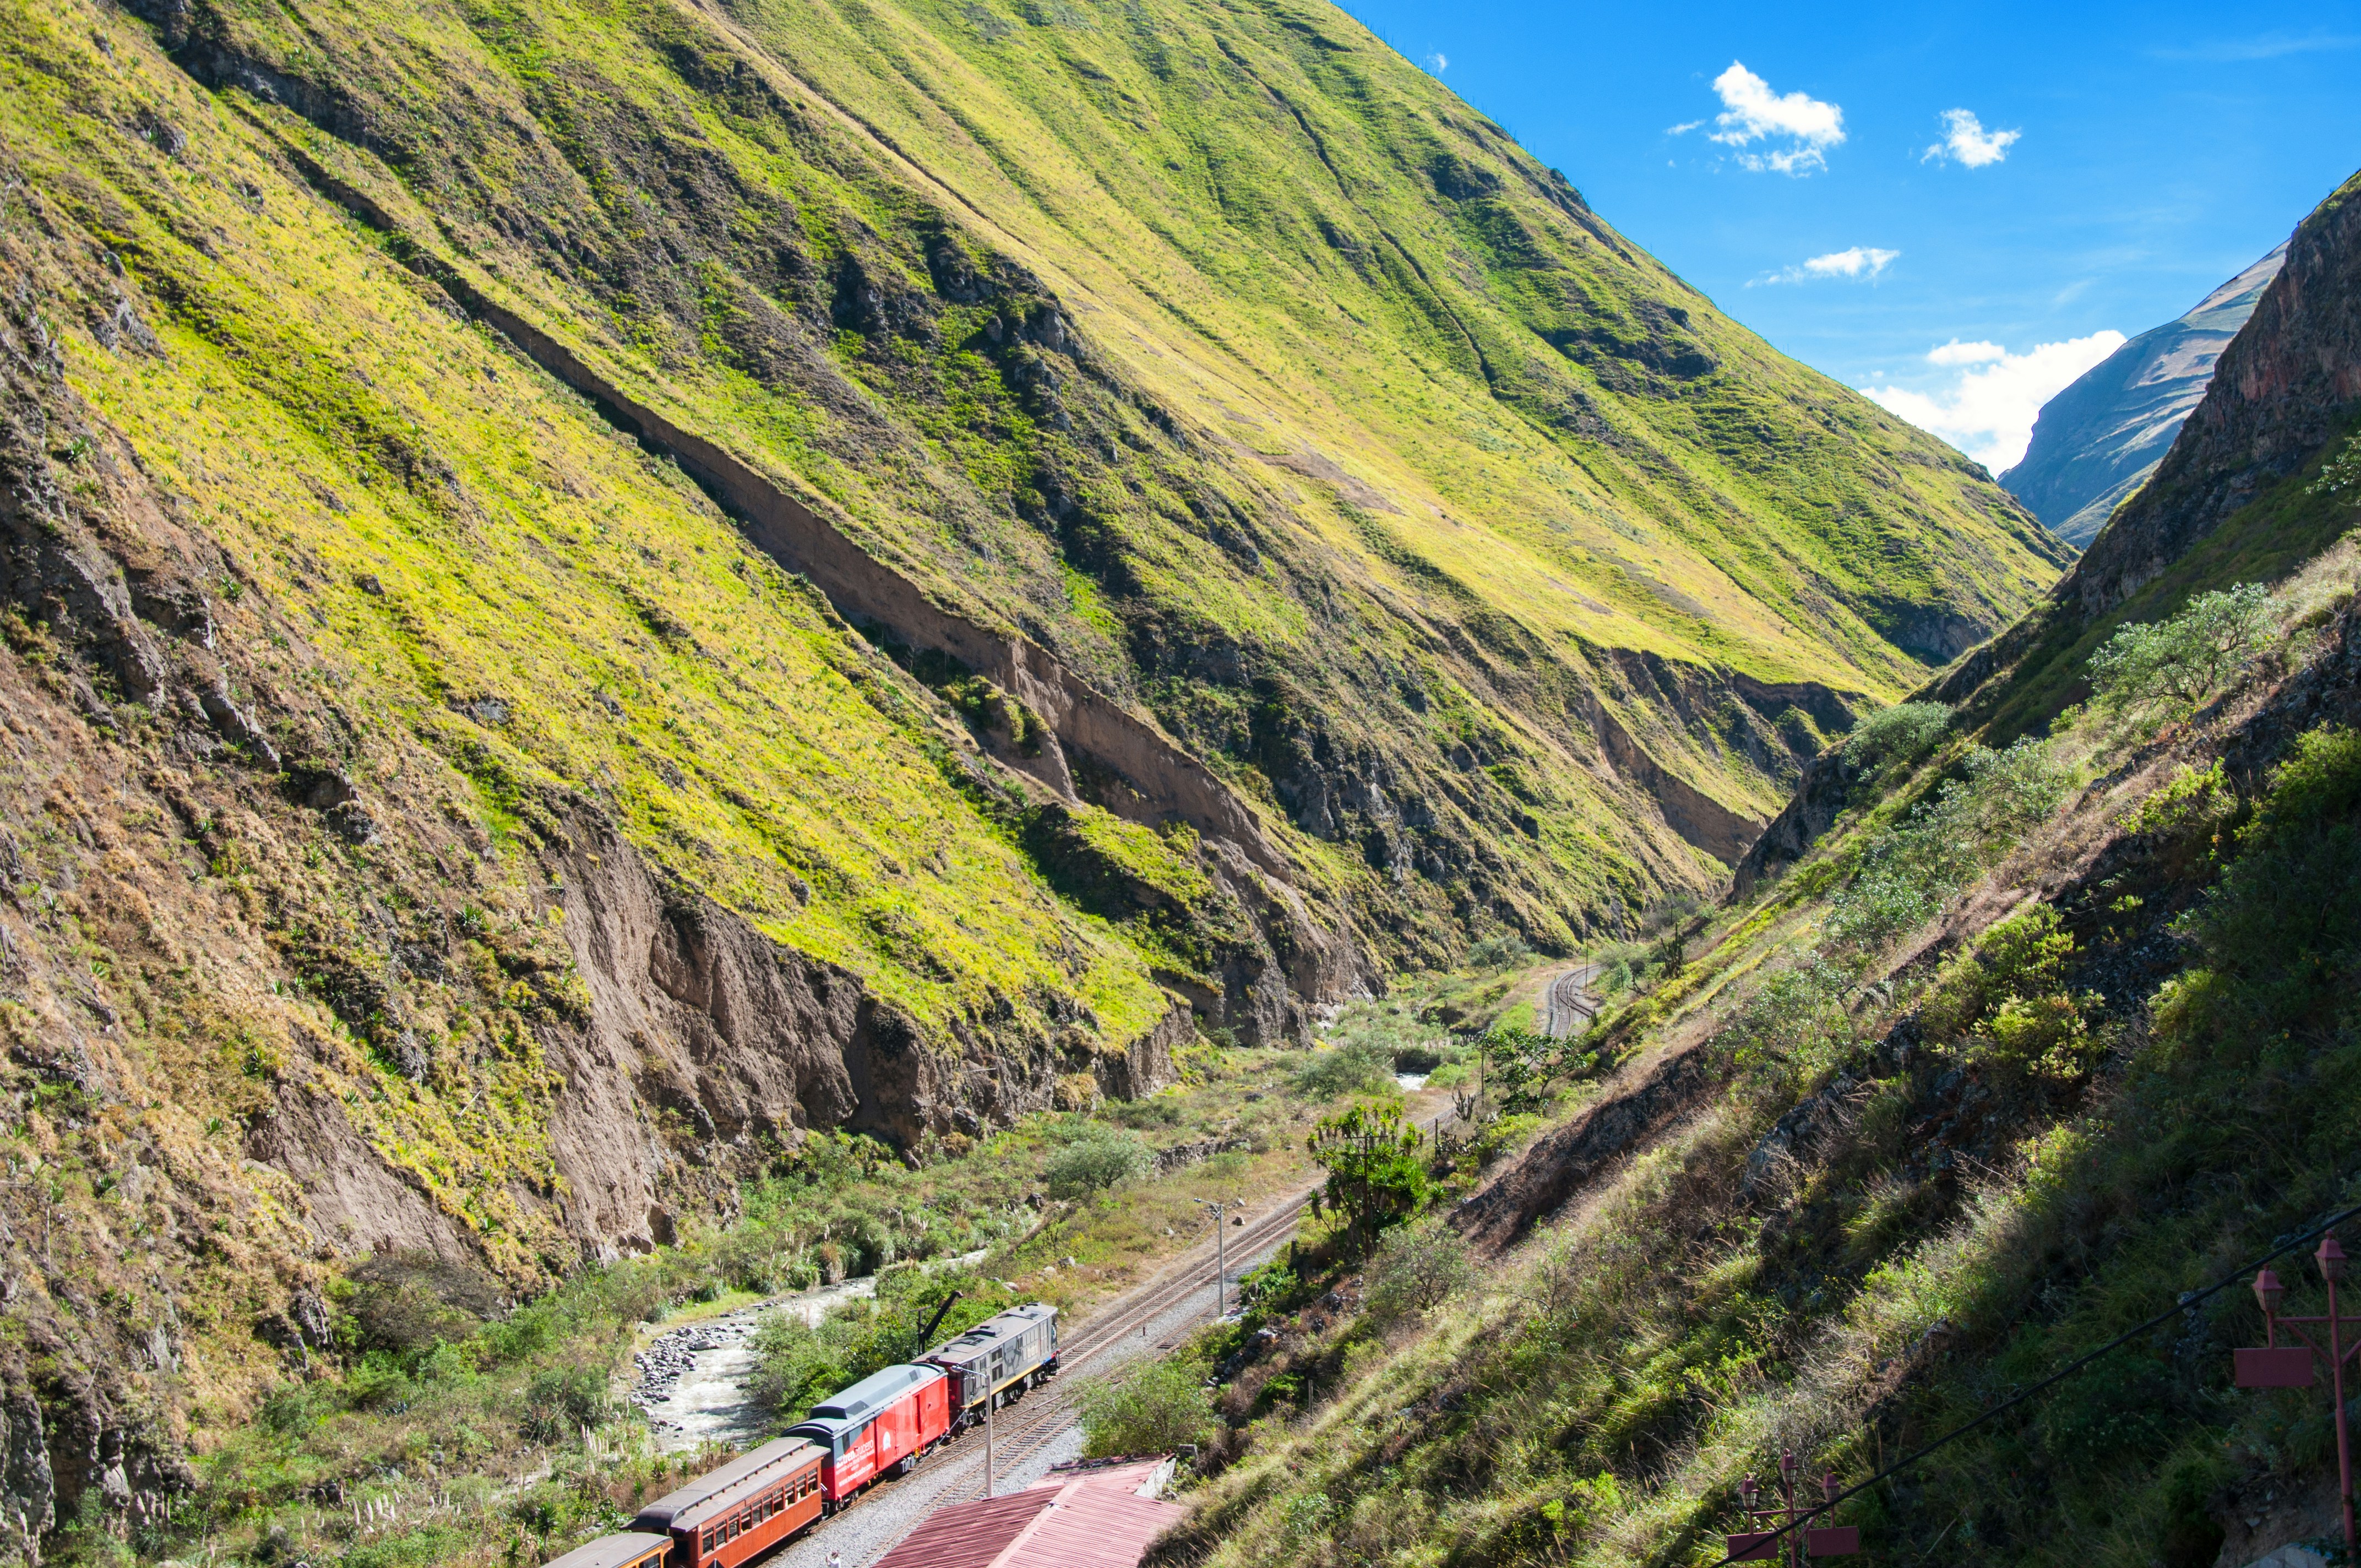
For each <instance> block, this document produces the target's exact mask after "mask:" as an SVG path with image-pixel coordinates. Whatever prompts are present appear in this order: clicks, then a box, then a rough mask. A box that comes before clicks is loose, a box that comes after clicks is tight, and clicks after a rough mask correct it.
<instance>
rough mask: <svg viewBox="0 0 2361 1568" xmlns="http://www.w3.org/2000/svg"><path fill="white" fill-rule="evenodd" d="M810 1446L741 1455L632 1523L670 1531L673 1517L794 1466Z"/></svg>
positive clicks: (793, 1442) (771, 1446)
mask: <svg viewBox="0 0 2361 1568" xmlns="http://www.w3.org/2000/svg"><path fill="white" fill-rule="evenodd" d="M809 1446H810V1444H809V1443H808V1442H806V1441H805V1440H804V1439H802V1438H799V1437H782V1438H776V1439H774V1440H773V1441H771V1442H766V1443H764V1444H763V1446H762V1447H760V1448H758V1449H756V1450H755V1451H754V1452H753V1453H741V1454H740V1455H739V1456H738V1457H737V1458H735V1459H733V1460H731V1461H730V1463H729V1464H725V1465H723V1466H721V1468H720V1469H719V1470H708V1471H707V1472H706V1473H705V1474H704V1475H699V1476H698V1477H697V1479H696V1480H694V1481H691V1482H690V1483H688V1485H686V1486H677V1487H675V1488H674V1489H673V1490H671V1491H669V1492H666V1493H665V1494H664V1496H663V1497H658V1498H657V1499H656V1500H655V1501H654V1502H653V1503H648V1504H644V1505H642V1508H640V1514H639V1517H638V1518H637V1519H633V1520H632V1521H631V1522H632V1523H633V1524H634V1525H637V1526H639V1527H640V1528H642V1529H643V1530H670V1529H671V1528H672V1521H673V1516H674V1515H675V1514H685V1513H686V1512H687V1511H688V1510H689V1509H691V1508H695V1507H697V1504H699V1503H701V1502H703V1501H705V1499H706V1498H708V1497H712V1496H713V1495H714V1494H715V1493H717V1492H723V1491H727V1490H728V1489H729V1488H730V1487H732V1486H736V1485H737V1484H738V1483H739V1482H741V1481H743V1480H745V1479H747V1478H748V1477H749V1476H752V1475H762V1474H763V1473H765V1472H767V1471H769V1470H771V1469H773V1468H774V1466H777V1465H781V1464H788V1463H790V1462H792V1461H793V1460H794V1459H795V1458H796V1450H798V1449H802V1448H807V1447H809Z"/></svg>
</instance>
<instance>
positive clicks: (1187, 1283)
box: [938, 1191, 1312, 1508]
mask: <svg viewBox="0 0 2361 1568" xmlns="http://www.w3.org/2000/svg"><path fill="white" fill-rule="evenodd" d="M1311 1201H1312V1194H1311V1192H1309V1191H1305V1192H1301V1193H1299V1194H1297V1195H1296V1196H1295V1197H1293V1198H1291V1199H1289V1200H1287V1201H1285V1202H1282V1203H1280V1204H1279V1206H1278V1207H1277V1208H1275V1209H1273V1210H1271V1211H1270V1212H1268V1213H1266V1214H1264V1215H1262V1216H1261V1217H1259V1218H1257V1219H1255V1220H1252V1221H1249V1222H1248V1223H1246V1227H1245V1228H1244V1230H1243V1232H1242V1233H1241V1234H1237V1235H1234V1236H1232V1237H1230V1238H1229V1240H1228V1241H1226V1242H1224V1244H1223V1250H1224V1251H1226V1250H1227V1249H1228V1248H1229V1247H1232V1246H1235V1247H1236V1248H1237V1249H1238V1255H1239V1257H1240V1259H1241V1260H1244V1259H1247V1258H1251V1257H1253V1256H1254V1255H1256V1254H1257V1253H1258V1252H1260V1251H1262V1250H1263V1249H1264V1248H1265V1247H1267V1246H1270V1245H1276V1244H1277V1243H1278V1242H1279V1241H1280V1240H1282V1239H1283V1238H1284V1237H1285V1236H1286V1235H1287V1234H1289V1233H1290V1232H1291V1231H1292V1230H1293V1228H1294V1225H1295V1220H1296V1216H1298V1215H1299V1214H1301V1213H1302V1212H1303V1210H1304V1207H1305V1206H1306V1205H1307V1204H1309V1203H1310V1202H1311ZM1211 1252H1213V1247H1212V1246H1211V1245H1201V1246H1200V1247H1198V1248H1197V1249H1196V1251H1195V1252H1193V1253H1191V1254H1190V1255H1186V1256H1184V1257H1183V1258H1182V1259H1181V1261H1180V1263H1178V1264H1176V1265H1175V1266H1173V1267H1172V1268H1171V1269H1170V1270H1168V1271H1167V1272H1166V1273H1165V1274H1163V1275H1162V1276H1159V1277H1158V1278H1156V1279H1154V1280H1151V1281H1149V1282H1148V1284H1146V1285H1144V1286H1141V1287H1139V1288H1137V1289H1135V1290H1134V1291H1132V1292H1131V1294H1129V1295H1128V1296H1123V1297H1118V1298H1117V1299H1115V1301H1114V1302H1113V1303H1112V1304H1111V1305H1110V1306H1109V1307H1108V1308H1107V1310H1104V1311H1103V1312H1101V1313H1099V1314H1098V1316H1096V1317H1094V1318H1093V1319H1092V1320H1091V1321H1089V1322H1087V1323H1085V1324H1083V1325H1082V1328H1080V1329H1079V1330H1077V1331H1076V1332H1074V1334H1073V1335H1072V1336H1071V1338H1068V1339H1066V1340H1065V1341H1063V1342H1061V1343H1060V1345H1059V1346H1058V1360H1059V1362H1060V1364H1061V1366H1062V1367H1063V1368H1064V1369H1065V1370H1063V1371H1061V1373H1060V1379H1059V1381H1058V1382H1056V1383H1051V1384H1048V1385H1045V1386H1044V1387H1040V1388H1037V1389H1035V1390H1033V1391H1032V1392H1031V1393H1029V1394H1027V1396H1026V1397H1025V1398H1022V1399H1020V1400H1018V1401H1017V1402H1016V1404H1015V1405H1013V1406H1004V1407H1002V1409H1000V1410H999V1411H998V1412H997V1413H996V1414H995V1415H994V1430H993V1467H994V1469H995V1470H1007V1469H1012V1468H1014V1467H1016V1465H1019V1464H1023V1463H1024V1462H1025V1461H1026V1460H1027V1459H1029V1458H1031V1457H1032V1456H1033V1455H1034V1454H1036V1453H1039V1452H1040V1451H1041V1449H1042V1448H1044V1447H1046V1446H1047V1445H1048V1444H1049V1443H1050V1442H1053V1441H1055V1440H1056V1438H1057V1436H1058V1434H1059V1433H1060V1432H1062V1431H1065V1430H1066V1425H1067V1419H1068V1418H1070V1417H1071V1415H1072V1414H1073V1409H1074V1398H1075V1396H1074V1394H1073V1393H1071V1392H1070V1391H1069V1390H1068V1388H1067V1387H1064V1386H1063V1385H1064V1379H1065V1377H1066V1376H1071V1374H1072V1373H1076V1372H1080V1371H1081V1370H1082V1367H1083V1366H1084V1365H1085V1364H1086V1363H1088V1362H1089V1361H1090V1360H1091V1359H1092V1358H1093V1357H1094V1356H1096V1355H1098V1354H1100V1353H1101V1352H1103V1351H1104V1350H1106V1349H1107V1348H1108V1347H1109V1346H1111V1345H1114V1344H1115V1343H1118V1342H1120V1341H1122V1340H1125V1339H1128V1338H1130V1337H1131V1336H1132V1335H1133V1334H1135V1333H1137V1332H1140V1331H1141V1330H1142V1329H1144V1328H1146V1327H1148V1326H1149V1325H1152V1324H1153V1323H1154V1322H1155V1321H1156V1320H1157V1319H1158V1318H1160V1317H1162V1316H1163V1315H1164V1314H1165V1313H1167V1312H1169V1311H1170V1310H1172V1309H1173V1308H1174V1307H1177V1306H1179V1305H1180V1303H1181V1302H1183V1301H1185V1300H1187V1299H1189V1298H1190V1297H1191V1296H1192V1295H1194V1294H1196V1293H1197V1292H1198V1291H1199V1290H1202V1289H1203V1288H1204V1286H1205V1275H1204V1270H1205V1266H1206V1265H1208V1264H1209V1263H1211V1262H1212V1261H1213V1259H1212V1257H1210V1256H1202V1255H1200V1254H1208V1253H1211ZM1159 1348H1162V1347H1161V1346H1159ZM961 1447H962V1448H963V1449H965V1450H966V1452H965V1453H962V1454H961V1461H962V1462H963V1464H964V1467H965V1468H968V1469H972V1470H973V1471H974V1472H975V1475H973V1476H972V1478H968V1477H963V1478H962V1479H961V1480H960V1481H958V1482H956V1483H953V1484H952V1485H951V1486H948V1487H946V1488H945V1490H944V1492H943V1494H942V1500H941V1502H940V1504H939V1505H938V1506H939V1507H945V1508H948V1507H949V1506H950V1505H951V1504H953V1503H964V1502H970V1501H972V1500H973V1499H975V1498H977V1497H982V1496H983V1443H982V1442H981V1441H979V1439H978V1437H977V1435H976V1433H975V1432H973V1431H970V1432H969V1433H968V1434H967V1436H966V1437H964V1438H962V1439H961Z"/></svg>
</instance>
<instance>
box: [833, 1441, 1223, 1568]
mask: <svg viewBox="0 0 2361 1568" xmlns="http://www.w3.org/2000/svg"><path fill="white" fill-rule="evenodd" d="M1158 1467H1159V1466H1158V1462H1156V1461H1153V1460H1151V1461H1149V1462H1148V1463H1147V1464H1126V1465H1122V1466H1120V1467H1114V1468H1109V1469H1105V1470H1093V1471H1090V1472H1088V1473H1086V1474H1084V1475H1078V1476H1074V1477H1072V1478H1071V1479H1069V1478H1066V1477H1063V1476H1053V1477H1051V1478H1050V1479H1049V1480H1048V1481H1044V1482H1042V1483H1041V1484H1040V1485H1039V1486H1034V1487H1032V1488H1030V1489H1028V1490H1027V1491H1023V1492H1016V1493H1013V1494H1011V1495H1010V1496H1008V1497H988V1498H985V1499H984V1500H983V1501H981V1502H974V1503H961V1504H959V1505H958V1506H956V1507H954V1508H944V1509H942V1510H941V1511H939V1512H938V1513H936V1514H935V1515H933V1516H932V1517H931V1518H929V1519H928V1520H927V1521H926V1523H924V1524H922V1525H920V1526H919V1527H918V1528H917V1530H912V1531H911V1532H910V1533H909V1534H908V1535H907V1536H906V1537H905V1538H904V1539H903V1541H902V1543H901V1544H900V1545H899V1546H896V1547H895V1548H894V1550H893V1551H891V1552H887V1553H886V1554H885V1555H884V1556H883V1557H881V1558H879V1559H878V1560H877V1562H876V1563H875V1564H874V1565H873V1568H1137V1563H1138V1562H1139V1560H1140V1558H1142V1557H1143V1556H1145V1555H1146V1554H1147V1552H1148V1544H1149V1542H1151V1541H1154V1540H1155V1539H1156V1538H1157V1537H1158V1536H1159V1535H1161V1534H1163V1533H1164V1531H1165V1530H1168V1529H1170V1527H1171V1526H1172V1525H1173V1524H1174V1523H1176V1522H1177V1521H1178V1520H1180V1519H1181V1518H1182V1517H1183V1516H1184V1515H1185V1514H1187V1512H1188V1510H1187V1509H1186V1508H1180V1507H1179V1506H1178V1505H1177V1504H1173V1503H1159V1502H1157V1501H1156V1500H1154V1499H1153V1498H1150V1497H1141V1496H1140V1495H1139V1488H1140V1487H1141V1486H1144V1485H1146V1484H1147V1482H1148V1477H1149V1476H1151V1475H1154V1474H1155V1473H1156V1471H1157V1469H1158Z"/></svg>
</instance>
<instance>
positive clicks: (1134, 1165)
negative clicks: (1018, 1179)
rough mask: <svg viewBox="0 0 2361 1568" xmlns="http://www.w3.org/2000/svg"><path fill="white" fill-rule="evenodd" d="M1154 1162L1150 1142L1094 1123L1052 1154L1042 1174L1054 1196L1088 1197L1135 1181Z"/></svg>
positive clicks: (1044, 1182)
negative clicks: (1090, 1127) (1084, 1132)
mask: <svg viewBox="0 0 2361 1568" xmlns="http://www.w3.org/2000/svg"><path fill="white" fill-rule="evenodd" d="M1154 1165H1155V1157H1154V1156H1152V1155H1150V1154H1149V1153H1148V1146H1147V1145H1145V1144H1143V1143H1141V1142H1140V1141H1139V1140H1138V1139H1137V1138H1136V1137H1134V1136H1132V1135H1130V1134H1129V1133H1119V1132H1116V1131H1115V1130H1114V1129H1113V1128H1111V1127H1094V1128H1093V1129H1092V1130H1091V1131H1090V1132H1088V1133H1087V1134H1085V1135H1083V1136H1082V1137H1080V1138H1077V1139H1075V1140H1074V1141H1073V1142H1072V1143H1071V1144H1068V1145H1067V1146H1065V1147H1064V1148H1062V1149H1060V1150H1059V1151H1058V1152H1057V1153H1056V1154H1054V1155H1051V1156H1050V1157H1049V1164H1048V1165H1046V1166H1044V1167H1043V1168H1042V1170H1041V1178H1042V1182H1043V1184H1044V1185H1045V1186H1046V1187H1047V1188H1048V1189H1049V1196H1050V1197H1052V1198H1064V1199H1071V1198H1087V1197H1089V1196H1090V1195H1091V1194H1092V1193H1093V1192H1104V1191H1105V1190H1107V1189H1108V1188H1110V1187H1115V1186H1119V1185H1121V1184H1122V1183H1124V1182H1126V1181H1136V1180H1137V1179H1139V1178H1140V1177H1143V1176H1145V1175H1147V1174H1148V1170H1149V1169H1150V1168H1153V1166H1154Z"/></svg>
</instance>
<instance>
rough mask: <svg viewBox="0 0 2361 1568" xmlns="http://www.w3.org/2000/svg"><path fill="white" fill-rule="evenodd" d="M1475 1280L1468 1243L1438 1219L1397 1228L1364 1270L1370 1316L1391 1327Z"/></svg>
mask: <svg viewBox="0 0 2361 1568" xmlns="http://www.w3.org/2000/svg"><path fill="white" fill-rule="evenodd" d="M1475 1277H1476V1267H1475V1265H1474V1264H1473V1263H1471V1262H1470V1261H1469V1260H1468V1256H1467V1244H1466V1242H1464V1241H1462V1240H1461V1239H1460V1238H1459V1234H1458V1233H1457V1232H1456V1231H1454V1230H1453V1229H1452V1228H1451V1227H1450V1226H1449V1225H1447V1224H1444V1223H1443V1222H1442V1221H1441V1220H1440V1219H1434V1218H1429V1219H1426V1220H1422V1221H1420V1222H1419V1223H1416V1224H1414V1225H1397V1226H1395V1227H1394V1228H1393V1229H1392V1230H1390V1231H1388V1232H1387V1233H1386V1234H1385V1238H1384V1239H1383V1240H1382V1241H1380V1242H1379V1243H1378V1255H1377V1257H1376V1259H1375V1260H1374V1261H1373V1262H1372V1263H1371V1264H1370V1266H1369V1314H1370V1316H1372V1317H1374V1318H1376V1319H1377V1320H1378V1321H1379V1322H1381V1323H1382V1322H1395V1321H1400V1320H1402V1319H1405V1318H1411V1317H1415V1316H1417V1315H1418V1314H1419V1313H1422V1312H1425V1311H1427V1310H1431V1309H1433V1308H1435V1307H1439V1306H1441V1305H1443V1303H1444V1302H1445V1301H1447V1300H1449V1299H1451V1298H1452V1297H1454V1296H1455V1295H1457V1294H1458V1293H1459V1292H1460V1291H1462V1290H1465V1289H1466V1288H1467V1287H1468V1286H1469V1285H1470V1284H1471V1283H1473V1282H1474V1280H1475Z"/></svg>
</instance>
